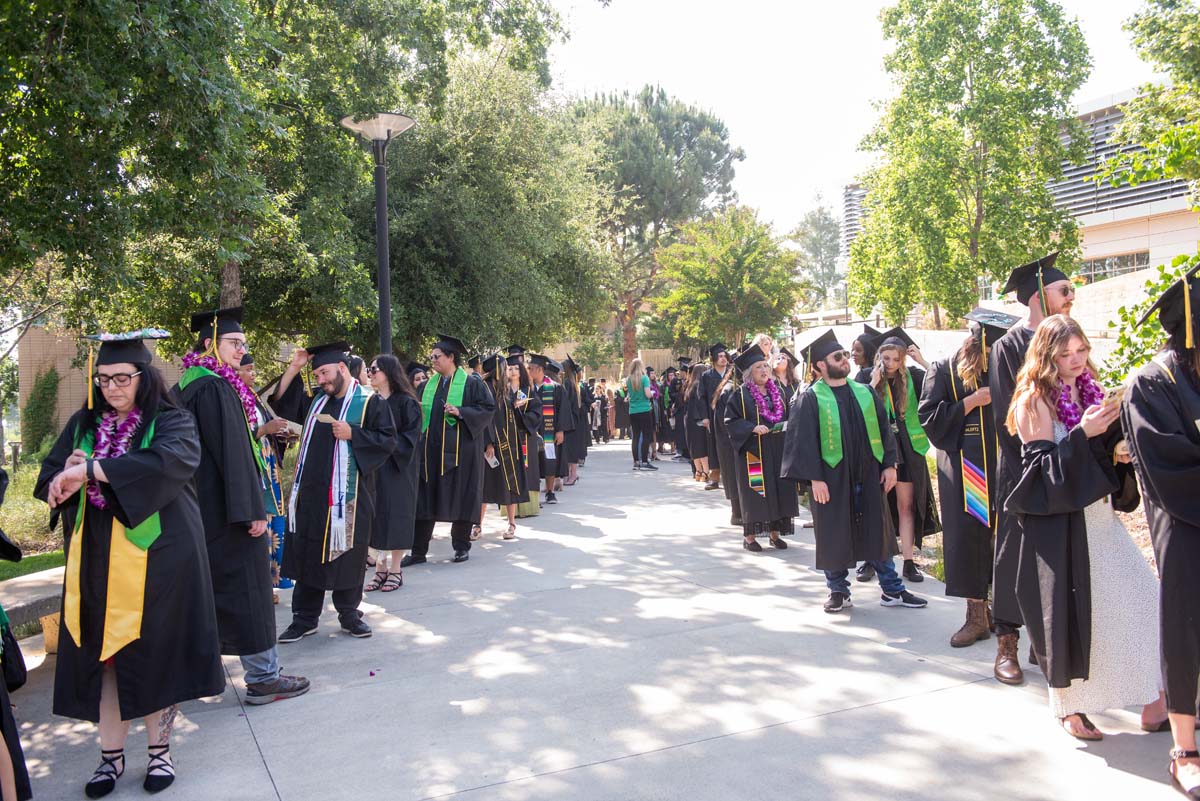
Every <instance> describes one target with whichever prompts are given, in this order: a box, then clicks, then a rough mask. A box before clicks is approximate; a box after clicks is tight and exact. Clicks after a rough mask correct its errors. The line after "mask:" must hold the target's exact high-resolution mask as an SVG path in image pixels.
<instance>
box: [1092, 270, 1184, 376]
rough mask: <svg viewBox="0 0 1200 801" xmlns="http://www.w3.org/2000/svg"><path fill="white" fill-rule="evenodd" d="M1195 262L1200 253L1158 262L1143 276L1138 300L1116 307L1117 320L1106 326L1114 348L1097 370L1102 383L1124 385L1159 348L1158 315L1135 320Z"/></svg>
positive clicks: (1163, 333) (1161, 335)
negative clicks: (1151, 272)
mask: <svg viewBox="0 0 1200 801" xmlns="http://www.w3.org/2000/svg"><path fill="white" fill-rule="evenodd" d="M1197 264H1200V254H1196V255H1191V256H1188V255H1186V254H1184V255H1180V256H1176V257H1175V258H1174V259H1173V260H1172V261H1171V265H1170V266H1167V265H1165V264H1160V265H1159V266H1158V271H1157V272H1156V273H1155V274H1154V275H1152V276H1151V277H1150V278H1148V279H1146V283H1145V287H1144V289H1145V292H1144V294H1143V296H1142V298H1141V300H1139V301H1138V302H1137V303H1133V304H1130V305H1128V306H1122V307H1121V308H1119V309H1117V319H1116V320H1110V321H1109V323H1108V327H1109V328H1110V329H1112V330H1113V331H1115V332H1116V338H1117V347H1116V348H1114V349H1113V351H1112V353H1110V354H1109V355H1108V359H1106V360H1105V362H1104V365H1103V366H1102V367H1101V370H1100V379H1101V381H1102V382H1103V383H1104V385H1105V386H1110V387H1115V386H1118V385H1120V384H1124V383H1125V381H1126V380H1127V379H1128V378H1129V376H1130V375H1132V374H1133V373H1134V372H1135V371H1137V370H1138V368H1140V367H1142V366H1143V365H1144V364H1146V362H1148V361H1150V360H1151V359H1152V358H1154V354H1155V353H1157V352H1158V351H1159V350H1160V349H1161V348H1162V345H1163V343H1164V342H1166V340H1167V332H1166V331H1164V330H1163V327H1162V325H1161V324H1160V323H1159V322H1158V315H1157V314H1155V315H1154V316H1153V317H1152V318H1151V319H1149V320H1147V321H1146V322H1145V324H1143V325H1141V326H1139V325H1138V324H1137V323H1138V321H1139V320H1141V319H1142V316H1143V315H1144V314H1145V313H1146V312H1147V311H1149V310H1150V307H1151V306H1153V305H1154V302H1155V301H1156V300H1158V298H1159V297H1160V296H1161V295H1162V293H1164V292H1166V291H1167V289H1168V288H1169V287H1170V286H1171V284H1173V283H1175V282H1176V281H1178V280H1179V279H1180V278H1182V277H1183V276H1184V275H1186V274H1187V272H1188V271H1189V270H1191V269H1192V268H1194V267H1195V266H1196V265H1197Z"/></svg>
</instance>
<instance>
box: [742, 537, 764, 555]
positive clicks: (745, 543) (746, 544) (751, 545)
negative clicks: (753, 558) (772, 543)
mask: <svg viewBox="0 0 1200 801" xmlns="http://www.w3.org/2000/svg"><path fill="white" fill-rule="evenodd" d="M742 547H743V548H745V549H746V550H747V551H752V552H754V553H758V552H759V551H761V550H762V546H761V545H759V544H758V540H755V541H754V542H751V541H750V540H747V539H743V540H742Z"/></svg>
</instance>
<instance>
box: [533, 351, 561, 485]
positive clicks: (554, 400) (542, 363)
mask: <svg viewBox="0 0 1200 801" xmlns="http://www.w3.org/2000/svg"><path fill="white" fill-rule="evenodd" d="M528 369H529V381H530V382H531V383H532V384H533V388H534V389H535V390H537V391H538V392H539V393H540V394H541V397H542V445H541V448H539V449H538V465H539V469H540V471H541V474H542V477H543V478H544V479H546V503H558V497H557V496H556V495H555V494H554V485H555V483H556V482H557V481H558V479H559V477H560V476H565V475H566V474H567V462H566V459H564V458H563V456H564V454H563V453H562V449H563V445H564V444H565V442H566V429H565V428H564V426H565V425H566V424H567V421H568V420H569V419H570V414H571V411H570V408H569V407H568V406H567V394H566V392H565V391H564V390H563V388H562V384H560V383H558V382H557V381H555V380H554V379H553V378H551V377H550V376H549V375H548V374H547V373H549V372H551V371H553V372H555V373H557V372H558V363H557V362H555V361H554V360H553V359H551V358H550V357H548V356H543V355H542V354H540V353H531V354H529V368H528Z"/></svg>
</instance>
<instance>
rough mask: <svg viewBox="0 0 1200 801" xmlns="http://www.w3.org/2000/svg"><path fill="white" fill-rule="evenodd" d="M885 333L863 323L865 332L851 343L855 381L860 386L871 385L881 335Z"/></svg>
mask: <svg viewBox="0 0 1200 801" xmlns="http://www.w3.org/2000/svg"><path fill="white" fill-rule="evenodd" d="M882 333H883V332H882V331H880V330H878V329H876V328H873V327H871V326H869V325H867V324H866V323H863V332H862V333H861V334H859V335H858V336H856V337H855V338H854V342H852V343H850V356H851V358H852V359H853V360H854V366H855V367H856V368H857V372H855V374H854V380H855V381H857V382H858V383H860V384H870V383H871V373H872V372H873V371H874V370H875V350H876V347H877V340H878V338H879V335H880V334H882Z"/></svg>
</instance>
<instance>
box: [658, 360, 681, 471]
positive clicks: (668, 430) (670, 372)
mask: <svg viewBox="0 0 1200 801" xmlns="http://www.w3.org/2000/svg"><path fill="white" fill-rule="evenodd" d="M678 384H679V378H678V371H677V370H676V369H675V368H674V367H668V368H667V369H665V370H663V375H662V382H661V383H660V384H659V396H658V408H659V415H658V432H657V437H656V438H655V440H656V442H658V452H659V453H671V454H675V453H678V451H676V447H675V387H677V386H678ZM667 448H670V450H667Z"/></svg>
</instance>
